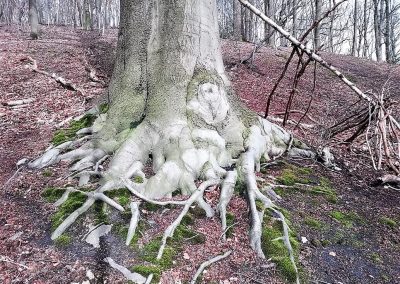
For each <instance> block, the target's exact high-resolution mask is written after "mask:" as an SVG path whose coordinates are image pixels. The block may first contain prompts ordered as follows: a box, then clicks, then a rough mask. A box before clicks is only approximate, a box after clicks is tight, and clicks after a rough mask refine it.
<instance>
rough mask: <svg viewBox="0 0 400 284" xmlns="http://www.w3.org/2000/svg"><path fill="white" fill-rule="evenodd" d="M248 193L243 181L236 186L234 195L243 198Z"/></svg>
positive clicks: (239, 181)
mask: <svg viewBox="0 0 400 284" xmlns="http://www.w3.org/2000/svg"><path fill="white" fill-rule="evenodd" d="M245 191H246V184H245V183H244V181H242V180H238V181H237V182H236V184H235V188H234V193H235V194H237V195H240V196H242V195H243V194H244V192H245Z"/></svg>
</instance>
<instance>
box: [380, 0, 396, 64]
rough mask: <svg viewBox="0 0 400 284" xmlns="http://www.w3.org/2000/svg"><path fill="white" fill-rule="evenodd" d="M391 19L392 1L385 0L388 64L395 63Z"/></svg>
mask: <svg viewBox="0 0 400 284" xmlns="http://www.w3.org/2000/svg"><path fill="white" fill-rule="evenodd" d="M381 1H383V0H381ZM390 18H391V16H390V0H385V53H386V61H387V62H393V56H392V49H391V46H390V45H391V44H390V36H391V34H392V33H391V25H390V24H391V20H390Z"/></svg>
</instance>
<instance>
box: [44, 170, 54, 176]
mask: <svg viewBox="0 0 400 284" xmlns="http://www.w3.org/2000/svg"><path fill="white" fill-rule="evenodd" d="M42 175H43V176H44V177H51V176H52V175H53V173H52V171H51V170H49V169H46V170H44V171H43V172H42Z"/></svg>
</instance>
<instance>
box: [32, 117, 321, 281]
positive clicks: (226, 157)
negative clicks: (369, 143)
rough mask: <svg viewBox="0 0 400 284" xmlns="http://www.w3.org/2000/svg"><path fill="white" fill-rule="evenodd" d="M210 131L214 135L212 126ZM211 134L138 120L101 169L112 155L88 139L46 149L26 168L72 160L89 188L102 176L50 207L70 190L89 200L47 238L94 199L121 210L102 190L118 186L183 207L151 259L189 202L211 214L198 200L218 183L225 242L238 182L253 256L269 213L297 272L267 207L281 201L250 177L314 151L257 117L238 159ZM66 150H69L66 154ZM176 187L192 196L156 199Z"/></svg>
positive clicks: (135, 217) (133, 224)
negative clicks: (267, 164) (266, 164)
mask: <svg viewBox="0 0 400 284" xmlns="http://www.w3.org/2000/svg"><path fill="white" fill-rule="evenodd" d="M210 119H211V117H210ZM216 129H217V130H218V128H216ZM233 129H234V130H237V129H241V127H233ZM217 130H210V129H205V128H204V129H203V128H193V126H189V125H188V124H187V123H186V122H182V121H174V122H171V123H170V124H169V126H168V127H164V128H162V127H161V126H159V125H157V124H155V123H150V122H149V121H143V122H142V123H141V124H140V125H139V126H138V127H137V128H136V129H135V130H134V131H131V132H130V133H129V134H128V135H127V136H126V137H127V138H126V140H125V142H123V143H122V144H121V146H120V147H119V149H118V151H117V152H116V153H115V154H114V155H113V157H112V159H111V160H110V163H109V166H108V168H107V170H106V171H102V169H101V164H102V163H103V162H104V161H105V160H106V159H107V158H108V157H109V155H110V154H111V153H109V152H106V151H104V150H102V149H99V148H95V147H94V144H93V143H92V142H91V141H89V142H86V143H85V144H84V145H82V146H81V147H79V148H76V146H77V145H79V144H80V143H82V141H84V139H83V138H81V139H80V140H77V141H74V142H72V141H71V142H66V143H64V144H62V145H59V146H57V147H54V148H51V149H49V150H48V151H46V153H45V154H44V155H43V156H42V157H40V158H39V159H37V160H36V161H34V162H32V163H30V166H31V167H36V168H42V167H44V166H48V165H51V164H53V163H56V162H58V161H61V160H66V161H71V162H72V161H77V160H79V161H77V162H76V163H75V164H74V165H73V166H72V167H71V171H72V172H73V174H72V177H76V178H79V185H80V186H81V185H85V184H87V183H89V182H90V178H91V177H93V176H98V177H100V178H101V179H100V184H101V186H100V187H98V189H96V190H94V191H92V192H84V191H79V190H78V189H74V188H68V189H67V191H66V192H65V193H64V194H63V196H62V197H61V198H60V199H59V200H58V201H57V202H56V203H55V205H56V206H60V205H61V204H62V203H63V202H65V201H66V200H67V199H68V195H69V194H70V193H71V192H76V191H79V192H81V193H83V194H85V195H86V196H87V200H86V201H85V202H84V204H83V205H82V206H81V207H80V208H78V209H77V210H75V211H74V212H73V213H72V214H71V215H70V216H68V217H67V218H66V219H65V220H64V221H63V222H62V223H61V225H60V226H59V227H58V228H56V230H55V231H54V232H53V234H52V236H51V237H52V239H53V240H54V239H56V238H58V237H59V236H60V235H61V234H62V233H63V232H65V230H67V229H68V227H69V226H71V225H72V224H73V223H74V222H75V221H76V219H77V218H78V217H79V216H81V215H82V214H84V213H85V212H86V211H87V210H88V209H89V208H90V207H91V206H92V205H93V204H94V203H95V201H96V200H100V201H103V202H105V203H107V204H109V205H110V206H111V207H113V208H115V209H116V210H118V211H124V208H123V207H122V206H121V205H120V204H118V203H117V202H116V201H114V200H113V199H111V198H109V197H107V196H106V195H105V192H107V191H110V190H113V189H117V188H121V187H124V188H127V189H128V190H129V191H130V192H131V194H132V195H133V196H135V197H136V198H139V199H141V200H143V201H145V202H149V203H152V204H156V205H159V206H165V205H169V204H173V205H178V206H183V208H182V211H181V213H180V214H179V215H178V216H177V218H176V219H175V221H174V222H172V223H171V224H170V225H169V226H168V228H167V229H166V230H165V232H164V234H163V237H162V240H161V245H160V248H159V251H158V254H157V259H161V258H162V256H163V252H164V249H165V246H166V244H167V240H168V238H171V237H173V235H174V232H175V230H176V228H177V227H178V226H179V224H180V223H181V221H182V219H183V217H184V216H185V215H186V214H187V212H188V210H189V208H190V206H192V204H193V203H197V204H198V205H199V206H200V208H202V209H203V210H204V211H205V213H206V215H207V217H212V216H214V214H215V211H214V208H212V206H211V205H210V204H208V203H207V202H206V201H205V200H204V198H203V195H204V191H205V190H206V189H207V188H208V187H210V186H214V185H219V184H220V182H221V180H222V179H223V183H222V187H221V193H220V200H219V203H218V206H217V208H216V209H217V211H218V213H219V216H220V219H221V223H222V225H221V230H222V232H223V234H222V238H223V239H224V240H225V238H226V237H225V232H226V230H227V224H226V213H227V206H228V205H229V202H230V200H231V198H232V195H233V192H234V187H235V184H236V182H237V180H239V181H244V182H245V185H246V191H247V198H248V206H249V211H250V215H251V229H250V233H249V234H250V246H251V247H252V248H253V249H254V251H255V252H256V254H257V255H258V256H259V257H261V258H265V255H264V252H263V249H262V245H261V237H262V230H263V224H262V223H263V216H264V212H265V210H269V211H270V212H273V213H274V215H276V218H277V219H278V220H279V221H280V222H281V223H282V228H283V233H282V237H281V240H282V241H283V243H284V245H285V246H286V248H287V250H288V254H289V256H290V260H291V262H292V265H293V266H294V268H295V271H296V273H297V267H296V262H295V258H294V254H293V249H292V247H291V243H290V239H289V227H288V225H287V223H286V220H285V218H284V216H283V214H282V213H281V212H280V211H279V209H278V208H277V207H276V206H275V205H274V203H273V202H272V200H276V199H279V198H280V197H279V196H277V195H276V194H274V192H273V191H272V190H270V191H268V188H267V189H266V193H267V195H268V196H266V195H264V194H263V193H261V192H260V190H259V189H258V185H257V177H256V172H257V171H260V167H261V165H260V161H261V158H262V157H264V158H265V159H266V160H267V161H272V160H274V159H275V158H277V157H280V156H281V155H283V154H285V153H287V154H288V155H294V156H299V155H301V156H307V157H314V156H315V154H314V152H312V151H310V150H309V149H308V148H306V147H305V146H304V145H303V144H302V143H300V142H299V141H297V140H295V139H294V138H293V137H292V135H291V134H289V133H287V132H286V131H285V130H283V129H282V128H280V127H279V126H276V125H274V124H272V123H270V122H268V121H267V120H264V119H259V120H258V122H257V123H256V124H254V125H252V126H251V127H249V128H248V129H247V130H246V131H245V132H243V135H242V136H243V138H244V139H243V149H244V151H242V153H241V154H240V155H239V158H233V155H234V153H236V154H237V153H238V152H237V147H236V146H237V145H236V146H235V147H236V148H235V151H230V150H229V149H230V148H229V146H228V145H230V144H231V143H232V142H231V141H230V140H229V139H230V138H229V137H232V136H234V135H233V134H232V133H230V132H229V131H228V130H226V129H225V130H224V132H221V131H217ZM83 133H92V129H87V130H85V131H83ZM220 133H222V134H220ZM224 135H225V136H224ZM85 139H87V138H85ZM226 139H227V140H226ZM235 139H236V140H235V141H236V142H235V143H237V137H236V136H235ZM75 148H76V149H75ZM68 150H72V151H70V152H68ZM150 155H151V161H152V166H153V171H154V172H155V174H154V175H153V176H151V177H149V178H147V177H146V175H145V173H144V172H145V166H144V165H146V163H147V162H148V160H149V156H150ZM138 180H140V182H138ZM200 181H204V182H202V183H201V184H200V186H198V187H197V186H196V182H200ZM176 190H180V191H181V193H182V194H186V195H190V197H189V198H188V199H186V200H183V201H182V200H181V201H176V200H158V199H160V198H165V197H171V195H172V192H174V191H176ZM257 201H261V202H262V204H263V206H264V209H263V210H262V211H261V212H260V211H259V210H258V209H257V206H256V202H257ZM130 208H131V212H132V218H131V221H130V225H129V231H128V236H127V239H126V245H129V244H130V242H131V240H132V239H133V236H134V234H135V231H136V228H137V225H138V222H139V203H138V202H137V201H134V202H131V204H130ZM108 262H109V263H110V265H112V266H113V267H117V264H115V263H114V262H113V261H111V260H108ZM122 270H123V269H122ZM120 271H121V270H120ZM125 272H126V271H125ZM125 274H126V273H124V275H125ZM126 276H129V277H131V276H132V275H130V274H126ZM151 278H152V276H151V275H150V276H149V277H148V278H147V281H149V279H150V281H151ZM140 281H143V282H140V283H144V282H145V280H144V279H142V278H140ZM297 282H298V280H297ZM138 283H139V282H138Z"/></svg>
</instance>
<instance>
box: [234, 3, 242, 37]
mask: <svg viewBox="0 0 400 284" xmlns="http://www.w3.org/2000/svg"><path fill="white" fill-rule="evenodd" d="M232 1H233V39H234V40H241V39H242V7H241V5H240V3H239V1H237V0H232Z"/></svg>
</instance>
